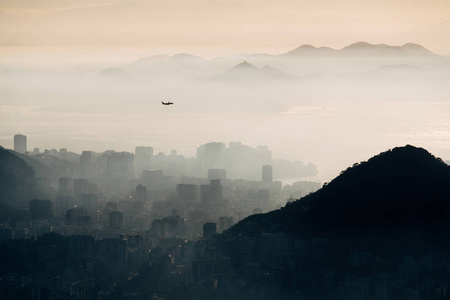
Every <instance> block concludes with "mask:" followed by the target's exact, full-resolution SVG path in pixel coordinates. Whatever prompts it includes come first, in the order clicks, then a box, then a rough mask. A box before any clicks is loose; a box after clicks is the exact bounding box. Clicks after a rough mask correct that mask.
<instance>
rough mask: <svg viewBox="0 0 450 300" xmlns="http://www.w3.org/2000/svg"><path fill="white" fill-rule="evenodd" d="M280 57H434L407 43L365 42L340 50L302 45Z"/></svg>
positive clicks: (422, 49) (421, 48)
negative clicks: (393, 44)
mask: <svg viewBox="0 0 450 300" xmlns="http://www.w3.org/2000/svg"><path fill="white" fill-rule="evenodd" d="M279 56H281V57H288V58H295V57H327V56H329V57H335V56H336V57H339V56H358V57H390V56H394V57H395V56H436V54H434V53H433V52H431V51H430V50H428V49H426V48H425V47H423V46H421V45H418V44H414V43H407V44H404V45H403V46H390V45H386V44H370V43H367V42H362V41H361V42H357V43H353V44H350V45H348V46H346V47H344V48H342V49H340V50H336V49H333V48H330V47H314V46H311V45H302V46H300V47H298V48H295V49H294V50H291V51H289V52H287V53H284V54H281V55H279Z"/></svg>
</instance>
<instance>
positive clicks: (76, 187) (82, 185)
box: [73, 178, 89, 197]
mask: <svg viewBox="0 0 450 300" xmlns="http://www.w3.org/2000/svg"><path fill="white" fill-rule="evenodd" d="M88 192H89V181H88V180H87V179H83V178H80V179H75V180H74V182H73V195H74V197H78V196H79V195H82V194H87V193H88Z"/></svg>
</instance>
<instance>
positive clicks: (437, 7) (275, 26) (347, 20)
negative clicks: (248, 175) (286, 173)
mask: <svg viewBox="0 0 450 300" xmlns="http://www.w3.org/2000/svg"><path fill="white" fill-rule="evenodd" d="M449 36H450V1H448V0H427V1H424V0H376V1H372V0H240V1H237V0H210V1H206V0H189V1H186V0H166V1H159V0H158V1H153V0H151V1H143V0H142V1H126V0H98V1H96V0H90V1H87V0H78V1H73V0H39V1H36V0H14V1H12V0H0V43H1V46H2V47H1V48H2V49H0V51H2V52H0V54H4V55H6V54H11V51H13V52H14V53H15V52H17V49H15V48H11V47H17V46H20V47H56V48H64V49H65V51H68V50H69V49H79V48H83V47H91V48H129V49H146V50H148V51H154V52H174V51H175V52H176V51H180V50H182V51H184V52H193V53H198V54H201V55H210V56H214V55H221V54H230V53H236V52H239V51H244V52H251V51H254V52H269V53H279V52H283V51H288V50H290V49H291V48H294V47H297V46H299V45H301V44H313V45H316V46H331V47H336V48H340V47H343V46H346V45H348V44H350V43H353V42H356V41H360V40H364V41H367V42H371V43H391V44H396V45H398V44H402V43H406V42H415V43H420V44H423V45H424V46H426V47H427V48H429V49H431V50H433V51H435V52H437V53H439V54H450V39H449V38H448V37H449ZM8 49H9V50H8ZM11 49H14V50H11ZM47 49H49V48H47ZM22 51H23V49H22ZM49 51H50V50H49ZM52 51H54V49H53V50H52Z"/></svg>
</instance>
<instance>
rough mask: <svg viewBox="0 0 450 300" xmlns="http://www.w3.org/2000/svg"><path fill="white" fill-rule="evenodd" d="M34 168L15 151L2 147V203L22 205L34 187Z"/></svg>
mask: <svg viewBox="0 0 450 300" xmlns="http://www.w3.org/2000/svg"><path fill="white" fill-rule="evenodd" d="M34 176H35V173H34V170H33V168H32V167H30V166H29V165H28V164H27V163H26V162H25V161H24V160H22V159H21V158H19V157H18V156H16V155H14V153H13V152H11V151H8V150H6V149H4V148H2V147H0V205H1V206H2V207H3V206H21V205H24V203H28V202H27V201H29V200H31V199H28V197H30V192H31V191H32V190H33V187H34Z"/></svg>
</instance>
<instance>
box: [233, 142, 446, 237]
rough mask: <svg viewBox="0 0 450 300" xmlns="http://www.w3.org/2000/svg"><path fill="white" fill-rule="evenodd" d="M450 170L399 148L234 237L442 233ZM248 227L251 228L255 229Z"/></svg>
mask: <svg viewBox="0 0 450 300" xmlns="http://www.w3.org/2000/svg"><path fill="white" fill-rule="evenodd" d="M449 220H450V167H449V166H448V165H447V164H445V163H444V162H443V161H442V160H441V159H439V158H436V157H434V156H433V155H431V154H430V153H429V152H427V151H426V150H424V149H421V148H416V147H413V146H409V145H408V146H405V147H399V148H395V149H392V150H389V151H387V152H384V153H381V154H379V155H377V156H375V157H373V158H371V159H369V160H368V161H367V162H363V163H360V164H355V165H354V166H353V167H351V168H348V169H347V170H346V171H343V172H342V173H341V175H340V176H338V177H337V178H335V179H334V180H333V181H331V182H330V183H329V184H326V185H324V187H323V188H322V189H320V190H319V191H317V192H315V193H313V194H310V195H308V196H306V197H304V198H302V199H300V200H297V201H295V202H293V203H292V204H288V205H286V206H285V207H284V208H282V209H280V210H277V211H272V212H270V213H267V214H264V215H254V216H250V217H249V218H247V219H245V220H244V221H242V222H240V223H238V224H237V225H236V226H235V227H233V228H232V229H231V230H230V232H232V233H233V234H238V233H243V234H251V233H255V232H276V231H284V232H287V233H291V234H301V235H308V236H317V235H320V236H327V237H332V236H338V235H341V234H343V233H345V234H349V235H351V234H357V233H358V234H359V233H360V234H366V233H370V234H374V233H377V234H378V233H380V234H386V233H389V232H394V231H404V230H406V231H414V232H421V233H427V232H433V233H434V234H438V232H441V231H443V230H444V229H445V230H447V229H446V228H448V227H449V226H448V225H449V224H450V222H449ZM248 224H252V225H251V226H250V227H249V226H248Z"/></svg>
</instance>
